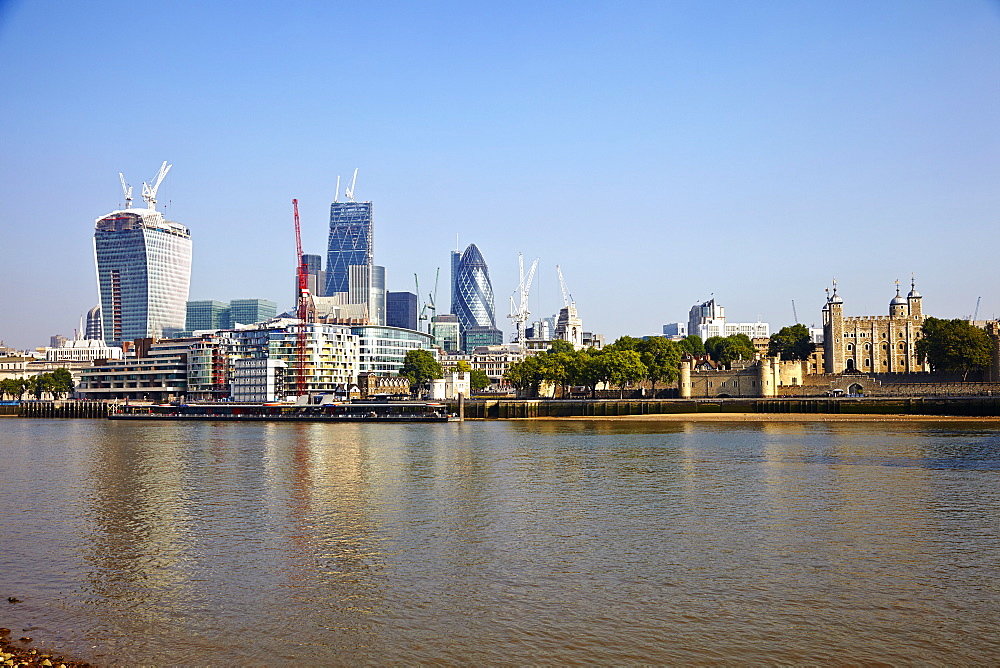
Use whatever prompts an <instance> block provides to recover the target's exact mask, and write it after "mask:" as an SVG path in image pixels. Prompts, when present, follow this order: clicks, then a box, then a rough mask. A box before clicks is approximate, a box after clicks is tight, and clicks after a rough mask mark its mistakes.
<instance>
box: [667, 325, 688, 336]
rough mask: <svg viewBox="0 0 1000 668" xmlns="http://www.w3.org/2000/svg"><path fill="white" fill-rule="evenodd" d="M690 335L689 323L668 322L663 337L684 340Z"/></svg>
mask: <svg viewBox="0 0 1000 668" xmlns="http://www.w3.org/2000/svg"><path fill="white" fill-rule="evenodd" d="M687 335H688V323H686V322H668V323H667V324H665V325H664V326H663V336H666V337H668V338H671V339H683V338H684V337H686V336H687Z"/></svg>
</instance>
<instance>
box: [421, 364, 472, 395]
mask: <svg viewBox="0 0 1000 668" xmlns="http://www.w3.org/2000/svg"><path fill="white" fill-rule="evenodd" d="M459 395H462V396H465V397H470V396H472V374H471V373H469V372H468V371H447V372H445V373H444V375H443V376H442V377H441V378H434V379H432V380H431V397H430V398H431V399H432V400H434V401H452V400H455V399H458V396H459Z"/></svg>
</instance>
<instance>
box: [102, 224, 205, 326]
mask: <svg viewBox="0 0 1000 668" xmlns="http://www.w3.org/2000/svg"><path fill="white" fill-rule="evenodd" d="M94 255H95V258H96V260H97V283H98V290H99V293H100V298H101V303H100V307H101V316H102V320H103V323H102V329H103V334H104V340H105V341H107V342H108V343H112V344H120V343H121V342H122V341H131V340H133V339H139V338H145V337H156V338H159V337H162V336H170V335H171V334H172V333H174V332H178V331H181V330H183V329H184V320H185V317H186V308H185V306H186V303H187V298H188V289H189V286H190V283H191V234H190V232H189V231H188V229H187V228H186V227H184V226H183V225H178V224H177V223H173V222H170V221H165V220H164V219H163V215H162V214H161V213H160V212H159V211H156V210H154V209H149V210H140V209H128V210H125V211H116V212H114V213H111V214H109V215H107V216H105V217H103V218H99V219H98V220H97V224H96V231H95V232H94Z"/></svg>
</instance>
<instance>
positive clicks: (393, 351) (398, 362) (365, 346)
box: [351, 326, 437, 375]
mask: <svg viewBox="0 0 1000 668" xmlns="http://www.w3.org/2000/svg"><path fill="white" fill-rule="evenodd" d="M351 332H352V333H353V334H354V335H355V336H357V337H358V342H359V348H358V356H359V359H360V367H361V368H360V371H361V372H362V373H364V372H366V371H368V372H374V373H378V374H382V375H385V374H392V375H396V374H398V373H399V370H400V369H401V368H402V366H403V361H404V360H405V358H406V353H408V352H409V351H411V350H415V349H417V348H423V349H425V350H430V351H433V352H435V354H436V351H437V348H436V347H435V346H434V339H433V337H431V335H430V334H423V333H421V332H415V331H412V330H409V329H402V328H399V327H365V326H359V327H352V328H351Z"/></svg>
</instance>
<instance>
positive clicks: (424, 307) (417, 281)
mask: <svg viewBox="0 0 1000 668" xmlns="http://www.w3.org/2000/svg"><path fill="white" fill-rule="evenodd" d="M413 283H414V285H416V289H417V301H418V302H419V301H420V279H419V278H417V275H416V274H413ZM424 320H427V302H424V303H423V305H422V306H421V307H420V313H419V315H418V316H417V331H418V332H422V331H424V328H423V325H422V324H421V322H422V321H424ZM427 331H430V325H428V327H427Z"/></svg>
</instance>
